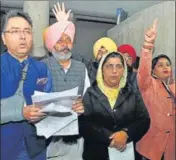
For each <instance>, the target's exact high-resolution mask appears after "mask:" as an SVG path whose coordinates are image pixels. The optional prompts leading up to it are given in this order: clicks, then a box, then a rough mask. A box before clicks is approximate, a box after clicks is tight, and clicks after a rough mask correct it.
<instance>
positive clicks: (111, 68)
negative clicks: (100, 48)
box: [102, 57, 124, 88]
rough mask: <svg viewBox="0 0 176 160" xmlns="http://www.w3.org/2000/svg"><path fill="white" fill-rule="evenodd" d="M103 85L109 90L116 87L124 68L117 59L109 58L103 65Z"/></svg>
mask: <svg viewBox="0 0 176 160" xmlns="http://www.w3.org/2000/svg"><path fill="white" fill-rule="evenodd" d="M102 71H103V78H104V84H105V85H106V86H108V87H110V88H116V87H118V85H119V83H120V79H121V77H122V75H123V72H124V66H123V64H122V62H121V60H120V58H118V57H112V58H109V59H108V60H107V61H106V63H105V64H104V65H103V70H102Z"/></svg>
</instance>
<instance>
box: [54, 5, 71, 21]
mask: <svg viewBox="0 0 176 160" xmlns="http://www.w3.org/2000/svg"><path fill="white" fill-rule="evenodd" d="M52 11H53V13H54V15H55V17H56V19H57V21H66V20H68V19H69V17H70V13H71V10H69V11H68V12H67V13H66V11H65V5H64V3H63V2H62V6H60V4H59V3H57V5H54V8H53V9H52Z"/></svg>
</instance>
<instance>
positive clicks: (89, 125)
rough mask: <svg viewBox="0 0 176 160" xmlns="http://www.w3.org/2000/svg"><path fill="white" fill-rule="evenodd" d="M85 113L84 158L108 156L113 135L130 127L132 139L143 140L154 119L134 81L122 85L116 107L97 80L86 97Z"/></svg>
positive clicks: (96, 159)
mask: <svg viewBox="0 0 176 160" xmlns="http://www.w3.org/2000/svg"><path fill="white" fill-rule="evenodd" d="M83 104H84V106H85V113H84V115H82V116H80V117H79V119H80V121H79V125H80V126H79V127H80V134H81V135H82V136H83V137H84V139H85V142H84V152H83V158H84V160H107V159H108V146H109V144H110V142H111V140H110V139H109V137H110V136H111V135H112V134H113V133H114V132H117V131H120V130H122V129H124V128H125V129H127V130H128V131H127V134H128V136H129V138H128V142H130V141H134V142H137V141H139V140H140V139H141V138H142V137H143V135H144V134H145V133H146V132H147V130H148V128H149V125H150V119H149V115H148V112H147V110H146V108H145V105H144V103H143V100H142V97H141V95H140V94H139V93H138V92H136V91H134V89H132V87H131V86H130V84H127V85H126V86H125V88H123V89H121V91H120V93H119V96H118V99H117V101H116V104H115V107H114V109H111V107H110V104H109V102H108V99H107V97H106V96H105V95H104V94H103V93H102V92H101V90H100V89H99V88H98V86H97V84H96V82H95V83H94V84H93V85H92V87H90V88H88V90H87V92H86V94H85V96H84V97H83Z"/></svg>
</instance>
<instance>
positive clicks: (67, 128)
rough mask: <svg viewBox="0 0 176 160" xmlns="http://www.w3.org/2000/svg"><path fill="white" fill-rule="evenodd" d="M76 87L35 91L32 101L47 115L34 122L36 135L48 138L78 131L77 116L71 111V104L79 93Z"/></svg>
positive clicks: (73, 133)
mask: <svg viewBox="0 0 176 160" xmlns="http://www.w3.org/2000/svg"><path fill="white" fill-rule="evenodd" d="M77 93H78V87H76V88H74V89H70V90H66V91H63V92H55V93H42V92H35V93H34V95H33V96H32V100H33V103H34V104H35V105H37V106H40V107H41V111H42V112H45V113H47V114H48V116H47V117H46V118H45V119H43V120H41V121H40V122H38V123H36V124H35V126H36V129H37V135H40V136H45V137H46V138H49V137H50V136H53V135H75V134H79V133H78V116H77V113H75V112H73V111H72V104H73V102H75V101H76V100H77V99H78V97H80V96H79V95H77Z"/></svg>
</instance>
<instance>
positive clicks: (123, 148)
mask: <svg viewBox="0 0 176 160" xmlns="http://www.w3.org/2000/svg"><path fill="white" fill-rule="evenodd" d="M125 149H126V144H125V145H124V146H122V148H121V149H120V152H123V151H125Z"/></svg>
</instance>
